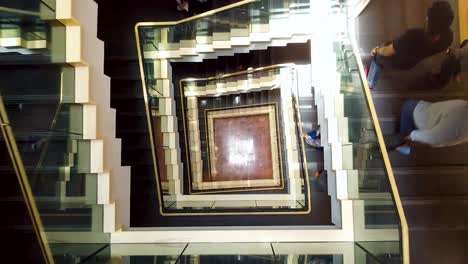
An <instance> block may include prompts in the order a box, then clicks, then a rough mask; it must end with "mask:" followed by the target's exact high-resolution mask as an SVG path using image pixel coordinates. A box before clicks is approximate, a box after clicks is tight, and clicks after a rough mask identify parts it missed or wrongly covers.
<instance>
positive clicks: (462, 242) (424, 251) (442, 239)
mask: <svg viewBox="0 0 468 264" xmlns="http://www.w3.org/2000/svg"><path fill="white" fill-rule="evenodd" d="M409 239H410V254H411V258H410V259H411V263H427V264H436V263H468V255H467V254H466V249H467V248H468V230H447V229H432V230H426V229H422V230H418V229H416V230H410V232H409Z"/></svg>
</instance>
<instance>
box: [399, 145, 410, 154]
mask: <svg viewBox="0 0 468 264" xmlns="http://www.w3.org/2000/svg"><path fill="white" fill-rule="evenodd" d="M396 150H397V151H398V152H400V153H401V154H403V155H405V156H408V155H409V154H411V148H410V147H408V146H399V147H398V148H396Z"/></svg>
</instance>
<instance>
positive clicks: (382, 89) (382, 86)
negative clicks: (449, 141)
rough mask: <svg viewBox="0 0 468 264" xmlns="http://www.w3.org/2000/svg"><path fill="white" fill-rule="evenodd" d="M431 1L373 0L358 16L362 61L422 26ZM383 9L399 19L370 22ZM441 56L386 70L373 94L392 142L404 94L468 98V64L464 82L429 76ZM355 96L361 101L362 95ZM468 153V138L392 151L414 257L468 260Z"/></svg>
mask: <svg viewBox="0 0 468 264" xmlns="http://www.w3.org/2000/svg"><path fill="white" fill-rule="evenodd" d="M431 3H432V1H429V2H426V1H400V3H398V1H395V2H392V3H390V2H386V1H374V3H373V4H371V5H370V6H369V7H368V8H367V9H366V10H364V12H363V13H362V14H361V16H360V17H359V18H358V20H357V25H358V28H359V31H358V32H359V34H358V35H357V38H358V40H359V44H360V47H361V56H362V59H363V62H364V63H365V64H367V63H368V61H369V59H370V58H369V55H368V52H369V50H370V49H371V48H372V47H374V46H375V45H378V44H380V43H383V42H385V41H387V40H391V39H393V38H395V37H396V36H399V35H400V34H402V33H403V32H404V31H405V30H406V29H407V28H413V27H422V26H423V25H424V18H425V15H426V8H428V7H429V6H430V4H431ZM449 3H451V4H454V5H452V8H453V9H454V11H455V12H457V11H456V10H457V6H456V3H457V2H456V1H455V2H450V1H449ZM382 14H385V15H386V16H392V17H393V18H395V19H392V22H389V21H386V22H384V21H382V23H377V24H372V23H368V21H370V20H372V19H375V18H376V17H378V16H381V15H382ZM387 22H388V23H387ZM457 24H458V19H457V18H455V20H454V22H453V24H452V30H453V31H454V41H453V43H452V46H453V47H456V46H458V45H459V41H458V37H457V36H458V34H459V32H457V31H458V30H459V27H458V25H457ZM440 57H441V56H440V55H436V56H434V57H432V58H428V59H426V60H424V61H423V62H421V63H420V64H418V65H417V66H416V67H414V68H413V69H410V70H408V71H393V70H391V71H384V72H383V74H382V76H381V78H380V80H379V83H378V85H377V86H376V88H375V89H374V90H373V91H372V97H373V99H374V102H375V106H376V110H377V114H378V117H379V122H380V125H381V127H382V131H383V134H384V137H385V141H386V142H387V145H388V146H391V145H393V146H395V144H397V143H398V136H395V135H396V134H397V133H399V130H398V129H399V120H400V108H401V105H402V104H403V102H404V101H405V100H410V99H411V100H426V101H431V102H434V101H444V100H449V99H456V98H457V99H464V100H467V99H468V90H467V87H468V74H467V72H466V69H462V70H464V72H463V73H462V82H461V83H460V84H457V83H455V82H451V83H450V84H448V85H447V86H446V87H437V86H436V85H434V84H433V83H431V82H430V81H429V78H428V77H429V74H430V72H431V71H433V69H437V67H434V66H437V65H440V64H439V63H440ZM465 59H466V58H465ZM353 102H354V103H357V104H360V103H361V102H360V101H359V100H353ZM460 122H465V120H460ZM395 138H397V139H396V140H395ZM395 141H396V143H395ZM467 153H468V145H467V144H462V145H458V146H452V147H444V148H432V147H429V146H424V145H421V144H414V146H413V147H412V150H411V155H409V156H403V155H401V154H399V153H397V152H396V151H394V152H391V153H389V156H390V160H391V163H392V167H393V171H394V174H395V178H396V182H397V185H398V190H399V192H400V196H401V199H402V202H403V207H404V211H405V214H406V218H407V221H408V225H409V238H410V254H411V263H440V262H444V263H466V262H467V261H468V257H467V255H466V253H465V251H466V250H465V249H466V248H467V247H468V232H467V230H468V229H467V228H468V227H467V215H466V211H467V206H468V203H467V201H468V200H467V198H468V196H467V195H468V181H467V169H468V160H467V159H466V155H467ZM382 176H383V175H382ZM376 177H378V174H376Z"/></svg>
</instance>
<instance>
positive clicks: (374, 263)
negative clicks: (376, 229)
mask: <svg viewBox="0 0 468 264" xmlns="http://www.w3.org/2000/svg"><path fill="white" fill-rule="evenodd" d="M355 263H363V264H387V263H392V264H393V263H395V264H396V263H403V259H402V255H401V251H400V243H399V242H383V241H372V242H358V243H356V246H355Z"/></svg>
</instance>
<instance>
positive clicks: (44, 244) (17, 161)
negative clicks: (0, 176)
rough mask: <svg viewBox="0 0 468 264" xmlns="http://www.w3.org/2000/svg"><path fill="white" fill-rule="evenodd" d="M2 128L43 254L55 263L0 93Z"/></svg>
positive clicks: (46, 258) (48, 261) (47, 260)
mask: <svg viewBox="0 0 468 264" xmlns="http://www.w3.org/2000/svg"><path fill="white" fill-rule="evenodd" d="M0 123H1V124H2V125H1V126H0V130H1V131H2V135H3V138H4V139H5V144H6V146H7V149H8V154H9V156H10V159H11V162H12V164H13V167H14V170H15V173H16V177H17V179H18V183H19V185H20V188H21V193H22V194H23V197H24V201H25V203H26V207H27V208H28V213H29V216H30V218H31V222H32V225H33V228H34V232H35V234H36V236H37V238H38V241H39V246H40V248H41V252H42V256H43V257H44V261H45V263H54V259H53V257H52V253H51V250H50V247H49V243H48V241H47V237H46V235H45V230H44V226H43V224H42V221H41V218H40V215H39V210H38V209H37V205H36V202H35V200H34V195H33V193H32V190H31V186H30V185H29V181H28V176H27V174H26V169H25V168H24V164H23V160H22V158H21V154H20V152H19V150H18V146H17V144H16V140H15V136H14V133H13V129H12V128H11V126H10V125H9V124H10V122H9V120H8V114H7V112H6V108H5V105H4V103H3V97H2V96H1V95H0Z"/></svg>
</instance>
